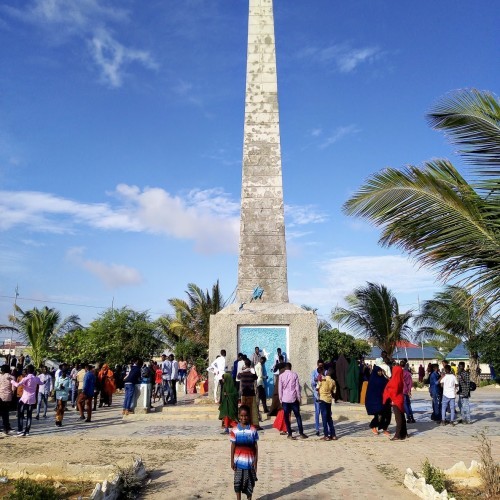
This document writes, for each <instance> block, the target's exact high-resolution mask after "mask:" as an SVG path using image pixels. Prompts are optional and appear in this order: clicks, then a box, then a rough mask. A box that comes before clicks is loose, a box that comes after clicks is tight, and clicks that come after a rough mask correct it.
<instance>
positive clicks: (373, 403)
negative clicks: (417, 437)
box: [365, 365, 392, 436]
mask: <svg viewBox="0 0 500 500" xmlns="http://www.w3.org/2000/svg"><path fill="white" fill-rule="evenodd" d="M387 382H388V381H387V379H386V378H385V377H384V372H383V370H382V369H381V368H380V367H379V366H377V365H375V366H374V367H373V370H372V373H371V375H370V380H369V381H368V389H367V390H366V399H365V407H366V413H368V415H373V419H372V421H371V422H370V429H371V430H372V432H373V434H375V436H377V435H378V433H379V431H383V432H384V434H386V435H389V431H388V430H387V428H388V427H389V424H390V423H391V415H392V413H391V405H390V404H388V405H384V403H383V395H384V389H385V386H386V385H387Z"/></svg>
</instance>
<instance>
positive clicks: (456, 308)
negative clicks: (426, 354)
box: [415, 286, 500, 380]
mask: <svg viewBox="0 0 500 500" xmlns="http://www.w3.org/2000/svg"><path fill="white" fill-rule="evenodd" d="M415 323H416V324H417V325H419V330H418V333H419V336H420V337H421V338H425V339H434V340H436V339H437V340H441V339H448V340H450V339H451V340H453V339H455V340H457V341H464V342H465V344H466V346H467V348H468V349H469V352H470V367H471V373H472V378H474V379H475V380H476V367H477V365H478V362H479V359H478V358H479V354H478V353H479V352H482V349H481V348H484V349H485V351H486V352H487V358H488V357H491V359H492V360H493V359H495V356H498V353H499V352H500V348H499V347H498V342H494V340H495V339H496V338H498V335H499V334H500V325H499V323H498V321H497V320H496V319H495V315H494V313H493V309H492V307H491V306H489V305H488V303H487V302H486V301H485V299H482V298H481V297H476V296H474V295H472V294H471V293H470V292H469V291H468V290H467V289H465V288H462V287H459V286H447V287H446V288H445V289H444V290H443V291H441V292H438V293H436V295H435V296H434V298H433V299H431V300H426V301H425V302H424V303H423V304H422V309H421V312H420V314H419V316H418V317H417V318H416V320H415ZM483 361H485V360H484V359H483ZM485 362H487V361H485ZM497 362H498V358H497Z"/></svg>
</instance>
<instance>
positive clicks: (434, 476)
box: [422, 458, 448, 493]
mask: <svg viewBox="0 0 500 500" xmlns="http://www.w3.org/2000/svg"><path fill="white" fill-rule="evenodd" d="M422 474H423V476H424V478H425V482H426V483H427V484H430V485H432V486H433V487H434V489H435V490H436V491H437V492H438V493H441V492H442V491H443V490H445V489H446V488H447V486H448V481H447V479H446V474H445V473H444V472H443V471H442V470H441V469H439V468H438V467H435V466H434V465H432V464H431V463H430V462H429V459H428V458H426V459H425V461H424V463H423V464H422Z"/></svg>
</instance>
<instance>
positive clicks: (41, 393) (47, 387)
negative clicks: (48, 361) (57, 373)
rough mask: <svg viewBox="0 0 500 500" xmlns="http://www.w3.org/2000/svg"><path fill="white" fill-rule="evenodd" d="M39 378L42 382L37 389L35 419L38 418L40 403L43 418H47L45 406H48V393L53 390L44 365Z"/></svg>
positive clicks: (50, 378)
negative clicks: (41, 385) (40, 386)
mask: <svg viewBox="0 0 500 500" xmlns="http://www.w3.org/2000/svg"><path fill="white" fill-rule="evenodd" d="M39 377H40V380H41V381H42V382H44V384H43V387H42V388H40V389H38V404H37V407H36V415H35V420H38V419H39V418H40V410H41V409H42V403H43V405H44V411H43V418H47V408H48V406H49V397H50V393H51V391H52V390H53V383H52V377H51V376H50V374H49V371H48V370H47V367H46V366H42V373H41V374H40V375H39Z"/></svg>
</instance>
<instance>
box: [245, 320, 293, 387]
mask: <svg viewBox="0 0 500 500" xmlns="http://www.w3.org/2000/svg"><path fill="white" fill-rule="evenodd" d="M257 346H258V347H259V348H260V351H261V355H262V356H266V358H267V361H266V365H265V366H266V370H267V376H268V379H267V384H266V391H267V396H268V397H271V396H272V395H273V390H274V380H273V366H274V357H275V356H276V349H278V347H279V348H281V350H282V351H284V352H286V353H287V356H288V327H287V326H255V325H252V326H240V327H239V328H238V352H242V353H243V354H246V355H247V356H248V357H249V358H251V357H252V354H253V353H254V351H255V348H256V347H257Z"/></svg>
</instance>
